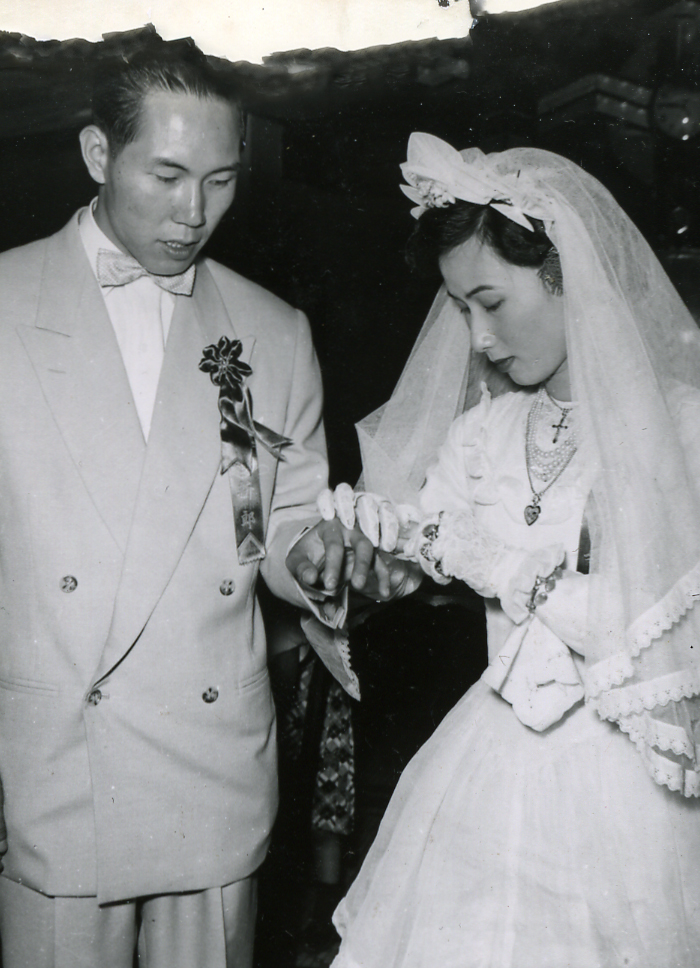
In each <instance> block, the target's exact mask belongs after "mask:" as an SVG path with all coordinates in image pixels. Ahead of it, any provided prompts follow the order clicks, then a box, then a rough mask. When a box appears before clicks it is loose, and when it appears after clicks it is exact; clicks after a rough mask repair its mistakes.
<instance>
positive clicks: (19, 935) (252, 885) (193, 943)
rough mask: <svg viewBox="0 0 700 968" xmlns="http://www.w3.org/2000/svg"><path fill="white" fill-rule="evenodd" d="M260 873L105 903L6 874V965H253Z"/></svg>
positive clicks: (2, 914)
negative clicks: (42, 889)
mask: <svg viewBox="0 0 700 968" xmlns="http://www.w3.org/2000/svg"><path fill="white" fill-rule="evenodd" d="M256 909H257V879H256V877H255V876H252V877H247V878H245V879H243V880H241V881H236V882H235V883H233V884H228V885H226V886H225V887H222V888H211V889H209V890H206V891H193V892H189V893H184V894H163V895H157V896H154V897H146V898H137V899H135V900H132V901H121V902H117V903H114V904H106V905H103V906H99V905H98V904H97V902H96V899H95V898H94V897H47V896H46V895H45V894H41V893H39V892H38V891H33V890H32V889H31V888H28V887H24V886H23V885H22V884H17V883H15V882H14V881H11V880H9V879H8V878H6V877H0V937H1V938H2V966H3V968H30V966H31V968H133V965H134V953H135V951H136V950H138V965H139V968H251V966H252V962H253V941H254V934H255V915H256Z"/></svg>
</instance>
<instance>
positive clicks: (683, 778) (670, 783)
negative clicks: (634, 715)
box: [620, 723, 700, 797]
mask: <svg viewBox="0 0 700 968" xmlns="http://www.w3.org/2000/svg"><path fill="white" fill-rule="evenodd" d="M625 726H626V724H625V723H620V729H621V730H622V731H623V732H625V733H627V732H629V730H627V729H626V728H625ZM632 738H633V737H632ZM635 746H636V747H637V750H638V752H639V753H640V755H641V757H642V759H643V760H644V763H645V765H646V768H647V770H648V771H649V774H650V775H651V777H652V779H653V780H654V781H655V782H656V783H658V784H659V786H666V787H668V788H669V790H672V791H674V792H678V793H681V794H682V795H683V796H684V797H700V773H697V772H696V771H695V770H686V769H685V767H683V766H682V765H681V764H680V763H674V762H673V760H669V759H666V757H665V756H660V755H659V754H658V753H657V752H655V750H653V749H652V748H651V747H650V746H647V745H646V743H644V741H643V740H642V741H639V742H637V741H635Z"/></svg>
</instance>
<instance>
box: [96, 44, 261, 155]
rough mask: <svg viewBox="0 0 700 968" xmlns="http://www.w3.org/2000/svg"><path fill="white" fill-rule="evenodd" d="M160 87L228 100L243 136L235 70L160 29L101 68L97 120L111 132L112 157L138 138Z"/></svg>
mask: <svg viewBox="0 0 700 968" xmlns="http://www.w3.org/2000/svg"><path fill="white" fill-rule="evenodd" d="M158 92H165V93H171V94H192V95H194V96H195V97H199V98H203V99H207V98H209V99H211V98H215V99H219V100H223V101H228V102H229V103H231V104H232V105H234V106H236V107H237V108H238V109H239V114H240V117H241V138H242V137H243V127H244V123H245V122H244V117H243V111H242V108H241V104H240V98H239V93H238V91H237V89H236V85H235V82H234V81H233V80H232V78H231V74H230V72H229V71H227V70H225V69H224V68H222V67H217V66H216V64H215V62H213V61H212V60H210V59H209V58H207V57H206V56H205V55H204V54H203V53H202V51H201V50H200V49H199V48H198V47H197V46H196V44H195V43H194V42H193V41H192V40H189V39H187V40H176V41H164V40H161V38H160V37H158V36H157V35H155V36H154V37H152V38H150V39H148V40H147V42H146V43H145V44H144V45H141V46H140V47H139V48H138V49H137V50H136V51H135V52H134V53H133V54H131V55H130V56H126V55H124V56H122V58H121V59H120V60H119V62H118V63H116V64H114V65H110V66H102V67H101V68H100V69H99V70H98V72H97V74H96V77H95V82H94V85H93V97H92V123H93V124H94V125H96V126H97V127H98V128H100V130H101V131H103V132H104V134H105V135H106V136H107V142H108V144H109V150H110V154H111V155H112V157H116V155H118V154H119V152H120V151H121V150H122V149H123V148H125V147H126V145H128V144H130V143H131V142H132V141H135V140H136V138H137V137H138V135H139V130H140V125H141V108H142V105H143V101H144V99H145V98H146V96H147V95H149V94H153V93H158Z"/></svg>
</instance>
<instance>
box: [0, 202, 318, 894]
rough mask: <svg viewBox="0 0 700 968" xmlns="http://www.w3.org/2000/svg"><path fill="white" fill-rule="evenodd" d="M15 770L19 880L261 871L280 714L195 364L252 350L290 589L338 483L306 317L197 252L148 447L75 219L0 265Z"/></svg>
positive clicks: (271, 574)
mask: <svg viewBox="0 0 700 968" xmlns="http://www.w3.org/2000/svg"><path fill="white" fill-rule="evenodd" d="M0 303H1V305H0V776H1V777H2V781H3V784H4V788H5V797H6V820H7V824H8V830H9V852H8V854H7V857H6V861H5V872H6V875H7V876H9V877H11V878H13V879H15V880H17V881H21V882H23V883H25V884H27V885H29V886H30V887H33V888H35V889H38V890H40V891H43V892H44V893H47V894H52V895H54V894H55V895H88V894H97V895H98V898H99V901H100V902H109V901H114V900H118V899H122V898H128V897H135V896H139V895H145V894H153V893H164V892H170V891H182V890H194V889H202V888H208V887H212V886H220V885H223V884H227V883H230V882H231V881H234V880H236V879H238V878H242V877H245V876H246V875H248V874H249V873H251V872H252V871H253V870H254V869H255V868H256V867H257V866H258V865H259V863H260V862H261V860H262V858H263V856H264V853H265V850H266V846H267V842H268V837H269V832H270V827H271V824H272V821H273V819H274V813H275V809H276V779H275V742H274V712H273V705H272V700H271V696H270V689H269V681H268V675H267V671H266V659H265V642H264V633H263V627H262V621H261V617H260V612H259V609H258V607H257V604H256V601H255V591H254V590H255V582H256V578H257V573H258V566H257V565H245V566H241V565H239V564H238V560H237V554H236V544H235V536H234V527H233V513H232V506H231V496H230V490H229V483H228V479H227V477H226V476H222V475H221V474H220V473H219V462H220V439H219V414H218V409H217V397H218V390H217V388H216V387H215V386H214V385H213V384H212V383H211V381H210V379H209V377H208V375H206V374H204V373H202V372H200V370H199V369H198V362H199V360H200V358H201V355H202V350H203V348H204V347H205V346H206V345H208V344H210V343H213V342H216V341H217V340H218V339H219V338H220V337H221V336H223V335H226V336H229V337H231V338H239V339H241V340H242V342H243V346H244V353H243V358H244V359H246V360H247V361H248V362H249V363H250V364H251V366H252V368H253V376H252V377H251V379H250V381H249V385H250V389H251V392H252V397H253V406H254V415H255V418H256V420H258V421H259V422H260V423H263V424H265V425H266V426H268V427H270V428H271V429H273V430H276V431H278V432H279V433H282V434H284V435H286V436H288V437H290V438H292V440H293V442H294V443H293V445H292V446H291V447H289V448H287V449H286V451H285V457H286V460H285V461H284V462H276V461H275V460H274V459H273V458H272V457H270V455H269V454H267V452H265V451H264V450H263V449H262V448H259V455H258V456H259V461H260V473H261V486H262V495H263V505H264V510H265V517H266V523H267V548H268V556H267V558H266V560H265V561H264V562H263V564H262V566H261V571H262V573H263V575H264V577H265V579H266V581H267V582H268V584H269V585H270V587H271V588H272V590H273V591H274V592H276V593H277V594H279V595H282V596H284V597H286V598H288V599H289V600H291V601H297V602H298V601H299V599H298V596H297V592H296V590H295V588H294V585H293V582H292V580H291V577H290V576H289V575H288V574H287V571H286V568H285V566H284V558H285V554H286V550H287V547H288V545H289V543H290V541H291V540H292V538H293V537H294V535H295V534H296V533H297V532H298V530H299V528H300V526H301V523H303V522H304V521H305V520H306V519H308V518H309V517H310V516H311V515H312V514H313V510H312V502H313V501H314V499H315V496H316V494H317V493H318V491H319V490H320V489H321V488H322V487H323V486H325V483H326V472H327V468H326V456H325V442H324V436H323V429H322V424H321V406H322V398H321V381H320V374H319V369H318V365H317V362H316V358H315V355H314V351H313V347H312V344H311V339H310V334H309V330H308V325H307V322H306V319H305V317H304V316H303V315H302V314H301V313H299V312H297V311H295V310H293V309H291V308H290V307H288V306H287V305H286V304H284V303H283V302H281V301H280V300H278V299H277V298H276V297H274V296H272V295H271V294H269V293H267V292H265V291H264V290H262V289H260V288H259V287H258V286H256V285H254V284H252V283H250V282H248V281H246V280H244V279H242V278H241V277H240V276H238V275H236V274H235V273H233V272H231V271H229V270H228V269H225V268H223V267H222V266H220V265H218V264H216V263H213V262H211V261H209V260H203V261H202V262H200V264H199V265H198V270H197V281H196V285H195V291H194V295H193V296H192V298H189V299H188V298H185V297H180V298H178V300H177V307H176V310H175V314H174V317H173V322H172V326H171V330H170V335H169V339H168V344H167V347H166V353H165V360H164V363H163V370H162V374H161V379H160V384H159V387H158V396H157V402H156V406H155V410H154V416H153V423H152V426H151V432H150V437H149V442H148V446H146V445H145V443H144V440H143V437H142V433H141V429H140V425H139V421H138V417H137V415H136V412H135V409H134V403H133V399H132V396H131V392H130V389H129V384H128V381H127V377H126V373H125V371H124V367H123V364H122V359H121V356H120V353H119V349H118V346H117V343H116V339H115V336H114V332H113V329H112V326H111V324H110V321H109V318H108V315H107V312H106V309H105V306H104V301H103V298H102V295H101V293H100V290H99V287H98V285H97V283H96V281H95V278H94V275H93V273H92V271H91V269H90V267H89V265H88V261H87V258H86V256H85V253H84V250H83V248H82V244H81V242H80V238H79V235H78V231H77V219H76V218H75V217H74V218H73V220H72V221H71V222H70V223H69V224H68V225H67V226H66V227H65V228H64V229H63V230H62V231H61V232H59V233H58V234H57V235H55V236H52V237H51V238H49V239H44V240H42V241H40V242H36V243H33V244H31V245H29V246H24V247H22V248H19V249H14V250H12V251H10V252H7V253H5V254H4V255H2V256H0Z"/></svg>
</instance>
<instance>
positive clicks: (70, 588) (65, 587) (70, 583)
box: [61, 575, 78, 593]
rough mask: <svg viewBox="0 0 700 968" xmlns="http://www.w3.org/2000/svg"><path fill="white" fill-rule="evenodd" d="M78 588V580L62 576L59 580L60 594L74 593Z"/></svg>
mask: <svg viewBox="0 0 700 968" xmlns="http://www.w3.org/2000/svg"><path fill="white" fill-rule="evenodd" d="M77 587H78V579H77V578H74V577H73V576H72V575H64V576H63V578H62V579H61V591H62V592H66V593H67V592H74V591H75V589H76V588H77Z"/></svg>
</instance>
